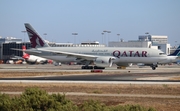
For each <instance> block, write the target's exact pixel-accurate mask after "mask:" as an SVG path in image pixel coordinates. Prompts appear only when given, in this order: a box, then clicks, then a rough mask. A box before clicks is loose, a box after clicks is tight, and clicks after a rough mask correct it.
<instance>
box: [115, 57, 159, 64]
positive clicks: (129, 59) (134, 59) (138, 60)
mask: <svg viewBox="0 0 180 111" xmlns="http://www.w3.org/2000/svg"><path fill="white" fill-rule="evenodd" d="M158 61H161V60H160V59H159V58H157V57H121V58H117V59H115V60H114V63H116V62H117V63H118V62H123V63H125V62H127V63H156V62H158Z"/></svg>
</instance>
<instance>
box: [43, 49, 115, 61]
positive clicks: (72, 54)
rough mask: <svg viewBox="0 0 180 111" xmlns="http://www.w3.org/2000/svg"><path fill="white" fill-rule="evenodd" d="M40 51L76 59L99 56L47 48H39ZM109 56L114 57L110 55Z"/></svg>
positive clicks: (91, 58)
mask: <svg viewBox="0 0 180 111" xmlns="http://www.w3.org/2000/svg"><path fill="white" fill-rule="evenodd" d="M40 50H41V51H47V52H51V53H53V54H60V55H67V57H76V58H77V59H86V60H94V59H96V58H98V57H100V56H95V55H88V54H80V53H72V52H64V51H52V50H47V49H40ZM110 58H112V59H115V57H113V56H111V57H110Z"/></svg>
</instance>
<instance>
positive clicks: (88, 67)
mask: <svg viewBox="0 0 180 111" xmlns="http://www.w3.org/2000/svg"><path fill="white" fill-rule="evenodd" d="M81 69H105V67H98V66H94V67H93V66H87V65H86V66H82V67H81Z"/></svg>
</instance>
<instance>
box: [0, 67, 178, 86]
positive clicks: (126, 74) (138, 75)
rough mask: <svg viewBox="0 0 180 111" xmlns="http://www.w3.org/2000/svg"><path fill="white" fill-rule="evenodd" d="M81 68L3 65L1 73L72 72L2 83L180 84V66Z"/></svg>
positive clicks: (25, 77)
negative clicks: (97, 69) (152, 68)
mask: <svg viewBox="0 0 180 111" xmlns="http://www.w3.org/2000/svg"><path fill="white" fill-rule="evenodd" d="M78 68H79V66H74V65H73V66H69V65H66V66H58V67H55V66H53V65H1V66H0V71H5V72H11V71H13V72H14V71H18V72H33V71H34V72H47V71H48V72H63V71H66V72H72V74H68V75H65V74H63V75H48V76H47V75H46V76H44V75H41V76H31V77H27V76H25V75H24V76H23V77H16V78H14V77H8V78H6V77H4V78H0V82H39V83H40V82H42V83H44V82H59V83H67V82H74V83H75V82H76V83H83V82H86V83H87V82H89V83H91V82H92V83H135V84H142V83H143V84H147V83H149V84H150V83H152V84H154V83H158V84H159V83H161V84H165V83H171V84H180V79H174V78H179V77H180V66H178V65H175V66H161V67H159V68H158V69H157V70H151V68H149V67H145V68H138V67H136V66H134V67H130V68H127V69H124V70H122V69H121V70H119V69H116V67H112V68H107V69H106V70H104V73H91V72H90V70H80V69H78ZM74 71H80V72H81V71H87V72H89V73H86V74H73V73H74Z"/></svg>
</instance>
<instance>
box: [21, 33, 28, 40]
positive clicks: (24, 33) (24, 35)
mask: <svg viewBox="0 0 180 111" xmlns="http://www.w3.org/2000/svg"><path fill="white" fill-rule="evenodd" d="M21 32H22V33H24V42H25V34H26V32H27V31H25V30H23V31H21Z"/></svg>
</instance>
